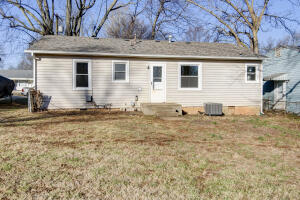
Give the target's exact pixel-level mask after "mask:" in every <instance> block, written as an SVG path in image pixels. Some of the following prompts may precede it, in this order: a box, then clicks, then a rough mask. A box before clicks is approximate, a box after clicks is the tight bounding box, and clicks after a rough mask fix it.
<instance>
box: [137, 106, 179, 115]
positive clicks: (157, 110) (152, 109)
mask: <svg viewBox="0 0 300 200" xmlns="http://www.w3.org/2000/svg"><path fill="white" fill-rule="evenodd" d="M141 110H142V112H143V113H144V115H156V116H160V117H175V116H181V115H182V106H181V105H180V104H176V103H142V104H141Z"/></svg>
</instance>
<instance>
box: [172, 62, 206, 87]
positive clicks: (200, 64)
mask: <svg viewBox="0 0 300 200" xmlns="http://www.w3.org/2000/svg"><path fill="white" fill-rule="evenodd" d="M182 65H193V66H197V67H198V87H197V88H182V87H181V66H182ZM202 76H203V72H202V63H199V62H180V63H178V90H190V91H193V90H194V91H199V90H202V84H203V83H202V80H203V78H202Z"/></svg>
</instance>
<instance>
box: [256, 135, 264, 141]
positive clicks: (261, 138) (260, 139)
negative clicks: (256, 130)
mask: <svg viewBox="0 0 300 200" xmlns="http://www.w3.org/2000/svg"><path fill="white" fill-rule="evenodd" d="M257 139H258V140H259V141H264V140H265V138H264V137H263V136H259V137H258V138H257Z"/></svg>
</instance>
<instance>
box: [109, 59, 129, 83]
mask: <svg viewBox="0 0 300 200" xmlns="http://www.w3.org/2000/svg"><path fill="white" fill-rule="evenodd" d="M112 81H113V82H128V81H129V62H128V61H113V62H112Z"/></svg>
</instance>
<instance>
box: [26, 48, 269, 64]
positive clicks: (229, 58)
mask: <svg viewBox="0 0 300 200" xmlns="http://www.w3.org/2000/svg"><path fill="white" fill-rule="evenodd" d="M24 52H25V53H31V54H32V55H33V54H52V55H81V56H112V57H124V58H184V59H201V60H202V59H207V60H211V59H213V60H256V61H262V60H263V59H264V58H262V57H224V56H223V57H218V56H189V55H186V56H179V55H178V56H177V55H151V54H118V53H97V52H76V51H73V52H72V51H44V50H25V51H24Z"/></svg>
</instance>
